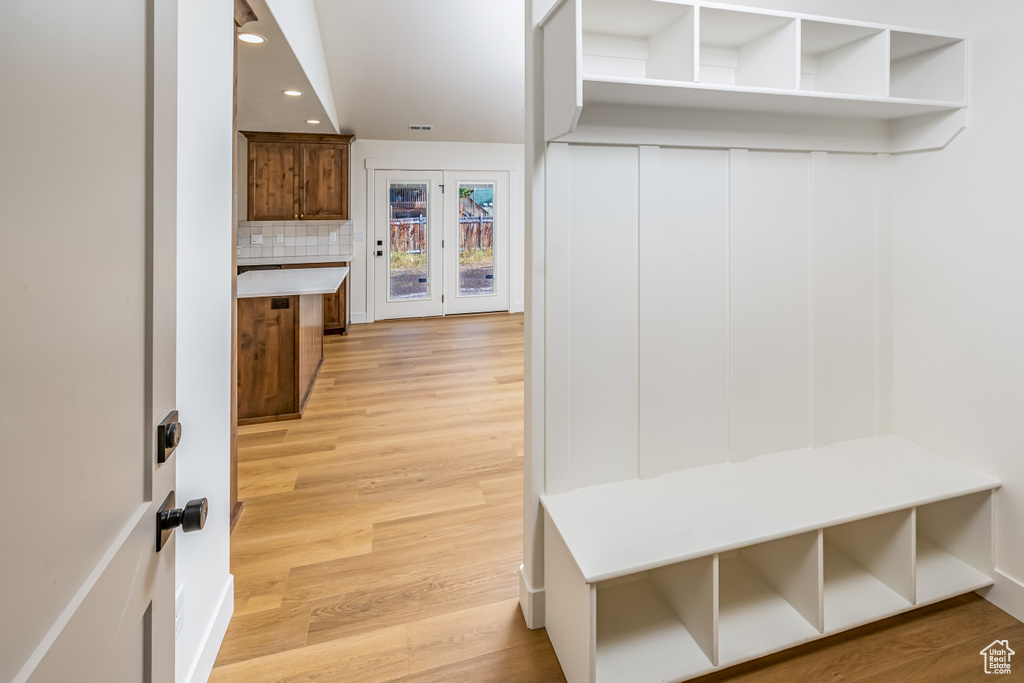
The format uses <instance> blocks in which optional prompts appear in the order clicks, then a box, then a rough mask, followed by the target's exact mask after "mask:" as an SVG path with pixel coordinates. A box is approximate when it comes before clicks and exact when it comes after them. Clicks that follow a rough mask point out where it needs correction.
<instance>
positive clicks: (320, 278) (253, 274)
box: [238, 257, 348, 299]
mask: <svg viewBox="0 0 1024 683" xmlns="http://www.w3.org/2000/svg"><path fill="white" fill-rule="evenodd" d="M320 258H321V261H320V262H321V263H322V262H323V260H322V257H320ZM347 276H348V268H296V269H294V270H250V271H249V272H248V273H242V274H241V275H239V276H238V298H239V299H255V298H257V297H264V296H302V295H303V294H331V293H333V292H336V291H338V288H339V287H341V283H342V282H344V281H345V278H346V277H347Z"/></svg>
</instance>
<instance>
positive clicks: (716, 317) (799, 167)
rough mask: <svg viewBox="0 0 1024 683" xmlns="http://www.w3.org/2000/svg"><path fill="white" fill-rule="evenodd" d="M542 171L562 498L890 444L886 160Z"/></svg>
mask: <svg viewBox="0 0 1024 683" xmlns="http://www.w3.org/2000/svg"><path fill="white" fill-rule="evenodd" d="M546 162H547V167H546V180H547V185H546V197H547V199H546V210H547V214H546V227H545V230H546V240H545V243H546V249H547V254H546V256H547V263H548V268H547V269H546V270H545V281H544V287H545V290H544V292H545V298H544V310H545V316H546V322H545V335H546V337H545V356H546V368H545V381H544V385H545V386H544V388H545V392H546V397H547V399H546V430H545V452H546V458H545V472H546V484H545V485H546V490H547V492H548V493H557V492H561V491H566V490H571V489H574V488H579V487H585V486H593V485H595V484H601V483H607V482H613V481H623V480H627V479H633V478H636V477H637V476H640V477H651V476H657V475H659V474H663V473H666V472H672V471H676V470H680V469H686V468H690V467H699V466H702V465H708V464H714V463H719V462H729V461H732V462H736V461H741V460H745V459H747V458H750V457H755V456H759V455H766V454H768V453H777V452H781V451H787V450H794V449H800V448H808V447H810V446H823V445H827V444H830V443H835V442H838V441H846V440H850V439H856V438H862V437H869V436H874V435H876V434H884V433H888V429H889V420H887V419H884V415H886V414H888V412H889V406H890V404H891V402H890V399H889V396H890V394H891V386H892V375H891V371H890V366H891V364H890V362H889V358H890V357H891V334H890V332H889V325H888V323H887V322H886V317H887V315H888V311H889V308H890V304H889V302H890V299H891V283H890V281H889V279H888V278H886V277H882V276H881V275H882V273H883V269H885V268H887V267H888V264H889V263H891V258H890V249H891V247H890V245H891V239H890V237H889V231H890V230H891V225H890V221H889V220H888V217H887V211H888V207H889V206H890V201H889V195H890V191H889V178H890V171H889V169H890V165H891V158H890V157H889V156H887V155H856V154H824V153H818V152H815V153H808V152H762V151H748V150H686V149H677V148H668V147H666V148H658V147H640V148H637V147H626V146H600V145H567V144H564V143H552V144H550V145H549V146H548V153H547V159H546ZM638 303H639V305H638Z"/></svg>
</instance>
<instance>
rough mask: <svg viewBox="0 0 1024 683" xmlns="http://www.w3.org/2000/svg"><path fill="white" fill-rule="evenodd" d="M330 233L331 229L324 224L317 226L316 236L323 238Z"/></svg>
mask: <svg viewBox="0 0 1024 683" xmlns="http://www.w3.org/2000/svg"><path fill="white" fill-rule="evenodd" d="M330 231H331V230H330V228H328V227H327V226H326V225H324V224H323V223H321V224H320V225H318V226H316V234H317V235H320V236H322V237H326V236H327V234H328V233H330Z"/></svg>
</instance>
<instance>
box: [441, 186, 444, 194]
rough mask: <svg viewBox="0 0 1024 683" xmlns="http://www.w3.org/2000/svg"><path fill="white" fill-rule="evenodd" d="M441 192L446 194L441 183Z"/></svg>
mask: <svg viewBox="0 0 1024 683" xmlns="http://www.w3.org/2000/svg"><path fill="white" fill-rule="evenodd" d="M441 194H444V185H443V184H442V185H441Z"/></svg>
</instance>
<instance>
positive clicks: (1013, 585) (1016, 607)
mask: <svg viewBox="0 0 1024 683" xmlns="http://www.w3.org/2000/svg"><path fill="white" fill-rule="evenodd" d="M978 595H980V596H981V597H983V598H985V599H986V600H988V601H989V602H991V603H992V604H993V605H995V606H996V607H998V608H999V609H1001V610H1003V611H1004V612H1006V613H1007V614H1009V615H1010V616H1011V617H1013V618H1014V619H1016V620H1017V621H1024V583H1021V582H1020V581H1018V580H1017V579H1014V578H1011V577H1009V576H1007V575H1006V574H1004V573H1002V572H1001V571H999V570H996V583H995V585H994V586H989V587H988V588H982V589H981V590H980V591H978Z"/></svg>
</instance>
